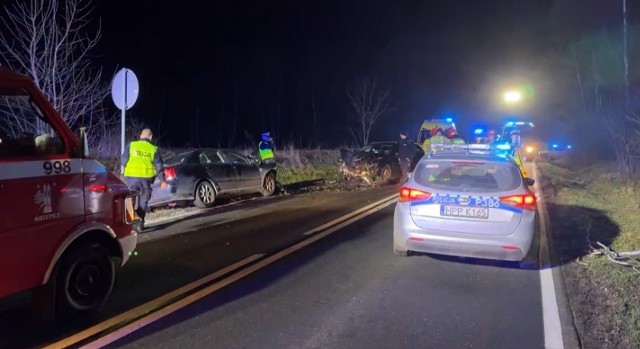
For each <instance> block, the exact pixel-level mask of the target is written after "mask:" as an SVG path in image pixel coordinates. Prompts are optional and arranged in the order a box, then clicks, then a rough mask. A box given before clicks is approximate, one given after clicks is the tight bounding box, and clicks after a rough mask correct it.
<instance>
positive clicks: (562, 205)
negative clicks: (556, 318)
mask: <svg viewBox="0 0 640 349" xmlns="http://www.w3.org/2000/svg"><path fill="white" fill-rule="evenodd" d="M538 167H539V170H540V171H539V172H540V175H541V178H540V180H541V185H542V188H543V191H544V196H545V199H546V202H547V205H548V210H549V216H550V219H551V229H552V232H553V237H554V240H555V245H556V246H555V248H556V253H557V256H558V259H559V263H560V264H562V266H563V267H562V270H563V275H564V278H565V282H566V286H567V293H568V295H569V302H570V305H571V309H572V312H573V316H574V321H575V324H576V328H577V330H578V334H579V336H580V341H581V344H582V347H583V348H593V349H609V348H616V349H617V348H625V349H626V348H630V349H631V348H638V347H640V273H639V272H638V271H636V270H634V269H632V268H630V267H626V266H622V265H619V264H615V263H613V262H611V261H610V260H609V258H608V257H607V256H604V255H602V254H600V253H598V252H594V251H595V250H596V249H600V250H602V248H601V247H600V245H599V243H600V244H602V245H605V246H608V247H610V248H612V249H613V250H615V251H619V252H623V251H635V250H639V249H640V205H639V204H638V200H637V197H638V193H640V183H624V182H620V181H617V180H616V178H615V175H614V174H613V173H612V172H609V171H608V169H607V167H605V166H589V167H584V166H577V165H571V164H558V163H539V164H538ZM627 262H630V263H635V264H637V261H636V260H630V261H627Z"/></svg>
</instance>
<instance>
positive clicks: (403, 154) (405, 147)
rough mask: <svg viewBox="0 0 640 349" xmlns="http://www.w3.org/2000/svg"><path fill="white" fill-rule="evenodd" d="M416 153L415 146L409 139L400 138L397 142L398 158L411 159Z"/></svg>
mask: <svg viewBox="0 0 640 349" xmlns="http://www.w3.org/2000/svg"><path fill="white" fill-rule="evenodd" d="M415 155H416V146H415V144H414V143H413V141H411V140H410V139H408V138H407V139H401V140H400V141H399V142H398V158H400V159H410V160H411V159H413V157H414V156H415Z"/></svg>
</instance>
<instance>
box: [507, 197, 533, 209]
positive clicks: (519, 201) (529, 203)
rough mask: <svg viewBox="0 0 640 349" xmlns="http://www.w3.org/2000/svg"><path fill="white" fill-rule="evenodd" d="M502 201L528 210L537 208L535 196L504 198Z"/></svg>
mask: <svg viewBox="0 0 640 349" xmlns="http://www.w3.org/2000/svg"><path fill="white" fill-rule="evenodd" d="M500 201H501V202H502V203H503V204H506V205H509V206H514V207H519V208H523V209H526V210H535V208H536V197H535V195H533V194H525V195H511V196H503V197H501V198H500Z"/></svg>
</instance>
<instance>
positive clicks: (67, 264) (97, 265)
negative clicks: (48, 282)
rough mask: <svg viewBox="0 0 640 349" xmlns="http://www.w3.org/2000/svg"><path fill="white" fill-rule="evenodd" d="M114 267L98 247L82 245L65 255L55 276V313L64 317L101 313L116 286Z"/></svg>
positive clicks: (100, 247) (105, 253) (107, 252)
mask: <svg viewBox="0 0 640 349" xmlns="http://www.w3.org/2000/svg"><path fill="white" fill-rule="evenodd" d="M115 275H116V270H115V263H114V261H113V259H112V257H111V255H110V254H109V251H107V249H105V248H104V247H102V246H100V245H98V244H91V245H82V246H79V247H77V248H74V249H72V250H70V251H69V252H67V253H65V254H64V255H63V256H62V259H61V260H60V264H59V265H58V271H57V273H56V297H55V298H56V309H57V312H58V313H59V314H61V315H65V316H69V315H71V316H73V315H77V314H79V313H89V312H93V311H96V310H98V309H100V308H101V307H102V306H103V305H104V304H105V303H106V302H107V299H108V298H109V296H110V295H111V292H112V291H113V287H114V284H115Z"/></svg>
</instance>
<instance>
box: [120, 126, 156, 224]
mask: <svg viewBox="0 0 640 349" xmlns="http://www.w3.org/2000/svg"><path fill="white" fill-rule="evenodd" d="M152 139H153V133H151V130H150V129H148V128H146V129H144V130H142V132H141V133H140V139H139V140H137V141H132V142H130V143H129V144H128V145H127V146H126V147H125V149H124V151H123V152H122V158H121V161H122V165H123V166H124V173H123V175H124V180H125V183H127V185H128V186H129V188H130V189H131V190H135V191H138V192H139V194H140V196H139V198H140V199H139V201H138V207H137V208H136V213H137V214H138V216H139V217H140V218H141V222H140V224H139V226H138V227H137V228H138V231H142V230H143V229H144V217H145V216H146V213H147V208H148V203H149V200H150V199H151V184H153V181H154V180H155V178H156V176H157V177H158V179H160V188H161V189H164V188H166V187H167V182H166V178H165V176H164V163H163V161H162V156H160V152H159V151H158V147H157V146H155V145H154V144H153V143H151V140H152Z"/></svg>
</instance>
